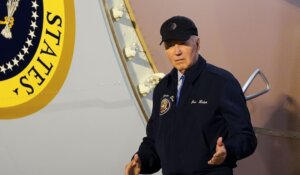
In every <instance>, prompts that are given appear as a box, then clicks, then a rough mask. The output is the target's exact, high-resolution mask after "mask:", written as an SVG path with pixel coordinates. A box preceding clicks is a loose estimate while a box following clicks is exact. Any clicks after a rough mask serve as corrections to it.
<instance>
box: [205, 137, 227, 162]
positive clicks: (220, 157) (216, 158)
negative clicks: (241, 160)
mask: <svg viewBox="0 0 300 175" xmlns="http://www.w3.org/2000/svg"><path fill="white" fill-rule="evenodd" d="M226 156H227V151H226V148H225V145H224V143H223V138H222V137H219V138H218V140H217V145H216V152H215V154H214V155H213V157H212V158H211V159H210V160H209V161H208V164H209V165H220V164H222V163H223V162H224V160H225V159H226Z"/></svg>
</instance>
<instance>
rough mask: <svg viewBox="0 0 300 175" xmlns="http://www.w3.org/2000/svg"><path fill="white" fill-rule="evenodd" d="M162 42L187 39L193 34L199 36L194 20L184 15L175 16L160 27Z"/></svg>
mask: <svg viewBox="0 0 300 175" xmlns="http://www.w3.org/2000/svg"><path fill="white" fill-rule="evenodd" d="M160 35H161V42H160V44H161V43H163V42H164V41H186V40H188V39H189V38H190V37H191V36H192V35H196V36H198V29H197V27H196V25H195V24H194V22H193V21H192V20H191V19H189V18H187V17H184V16H173V17H171V18H170V19H168V20H166V21H165V22H164V23H163V24H162V25H161V27H160Z"/></svg>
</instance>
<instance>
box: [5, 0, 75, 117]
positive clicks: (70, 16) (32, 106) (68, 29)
mask: <svg viewBox="0 0 300 175" xmlns="http://www.w3.org/2000/svg"><path fill="white" fill-rule="evenodd" d="M64 3H65V6H64V8H65V9H64V10H65V17H66V18H67V20H65V34H64V35H65V36H64V43H63V46H62V47H63V50H62V54H61V58H63V59H61V60H60V63H59V65H58V67H57V70H56V71H55V74H54V75H53V76H52V78H51V80H50V82H49V84H48V85H47V87H45V89H44V90H43V91H42V92H41V93H40V94H39V95H37V96H36V97H35V98H33V99H32V100H30V101H29V102H26V103H24V104H20V105H17V106H13V107H7V108H0V119H16V118H20V117H25V116H27V115H29V114H32V113H34V112H36V111H38V110H40V109H42V108H43V107H45V106H46V105H47V104H48V103H49V102H50V101H51V100H52V99H53V98H54V97H55V96H56V94H57V93H58V92H59V90H60V88H61V87H62V85H63V83H64V81H65V79H66V77H67V74H68V72H69V68H70V65H71V61H72V56H73V51H74V45H75V7H74V2H73V0H68V1H64Z"/></svg>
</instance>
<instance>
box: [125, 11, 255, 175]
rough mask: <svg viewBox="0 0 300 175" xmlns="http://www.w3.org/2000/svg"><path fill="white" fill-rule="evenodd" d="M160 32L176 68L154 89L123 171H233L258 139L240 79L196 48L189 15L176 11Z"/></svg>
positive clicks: (131, 174)
mask: <svg viewBox="0 0 300 175" xmlns="http://www.w3.org/2000/svg"><path fill="white" fill-rule="evenodd" d="M160 34H161V36H162V42H161V44H162V43H163V44H164V47H165V51H166V55H167V57H168V59H169V61H170V63H171V64H172V65H173V67H174V68H173V69H172V70H171V72H170V73H169V74H167V75H166V76H165V77H164V78H163V79H162V80H161V81H160V83H159V84H158V85H157V86H156V88H155V89H154V93H153V109H152V114H151V117H150V120H149V122H148V124H147V136H146V137H144V139H143V142H142V143H141V145H140V147H139V150H138V152H137V153H136V154H135V155H134V157H133V158H132V160H131V162H130V163H129V164H127V165H126V168H125V174H126V175H137V174H139V173H141V174H151V173H155V172H157V171H158V170H160V169H162V173H163V174H164V175H192V174H193V175H232V174H233V168H234V167H236V162H237V160H240V159H242V158H245V157H247V156H249V155H251V154H252V153H253V152H254V150H255V148H256V144H257V141H256V137H255V134H254V131H253V127H252V124H251V121H250V115H249V111H248V108H247V106H246V101H245V97H244V94H243V92H242V90H241V87H240V85H239V83H238V81H237V80H236V79H235V78H234V76H233V75H232V74H231V73H229V72H228V71H226V70H223V69H221V68H218V67H216V66H214V65H211V64H209V63H207V62H206V60H205V59H204V58H203V57H202V56H201V55H200V54H199V53H198V51H199V49H200V39H199V37H198V30H197V27H196V26H195V24H194V22H193V21H192V20H191V19H189V18H186V17H183V16H174V17H172V18H170V19H168V20H166V21H165V22H164V23H163V24H162V26H161V29H160Z"/></svg>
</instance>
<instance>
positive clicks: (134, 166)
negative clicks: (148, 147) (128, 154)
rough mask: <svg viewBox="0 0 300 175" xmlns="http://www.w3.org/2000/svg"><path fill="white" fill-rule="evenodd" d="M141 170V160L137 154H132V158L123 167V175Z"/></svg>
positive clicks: (131, 174)
mask: <svg viewBox="0 0 300 175" xmlns="http://www.w3.org/2000/svg"><path fill="white" fill-rule="evenodd" d="M140 171H141V161H140V158H139V156H138V155H137V154H135V155H134V157H133V159H132V160H131V162H130V163H129V164H127V165H126V167H125V175H138V174H139V173H140Z"/></svg>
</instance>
